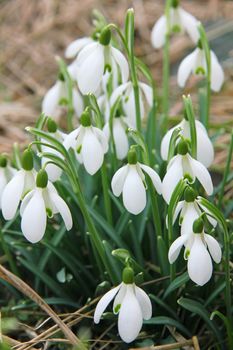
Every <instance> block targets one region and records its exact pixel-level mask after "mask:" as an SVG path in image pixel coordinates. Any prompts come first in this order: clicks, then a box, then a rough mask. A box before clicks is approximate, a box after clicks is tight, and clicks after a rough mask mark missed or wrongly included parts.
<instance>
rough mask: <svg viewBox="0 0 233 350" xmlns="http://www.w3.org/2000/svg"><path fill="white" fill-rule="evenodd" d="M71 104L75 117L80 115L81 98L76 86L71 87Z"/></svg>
mask: <svg viewBox="0 0 233 350" xmlns="http://www.w3.org/2000/svg"><path fill="white" fill-rule="evenodd" d="M73 106H74V110H75V113H76V115H77V117H80V116H81V114H82V112H83V111H84V104H83V99H82V96H81V95H80V93H79V92H78V90H77V89H76V88H73Z"/></svg>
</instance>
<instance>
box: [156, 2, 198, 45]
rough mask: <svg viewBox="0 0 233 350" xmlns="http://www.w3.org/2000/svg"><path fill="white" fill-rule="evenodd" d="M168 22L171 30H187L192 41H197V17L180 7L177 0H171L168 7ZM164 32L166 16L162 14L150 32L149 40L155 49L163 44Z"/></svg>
mask: <svg viewBox="0 0 233 350" xmlns="http://www.w3.org/2000/svg"><path fill="white" fill-rule="evenodd" d="M169 22H170V23H169V24H170V30H171V32H173V33H182V34H183V33H184V32H187V33H188V35H189V36H190V38H191V39H192V41H193V42H194V43H196V42H197V41H198V39H199V32H198V21H197V19H196V18H195V17H194V16H193V15H191V14H190V13H189V12H187V11H185V10H184V9H182V7H180V6H179V3H178V1H177V0H176V1H173V4H172V6H171V8H170V12H169ZM166 33H167V20H166V16H165V15H163V16H162V17H160V18H159V19H158V21H157V22H156V23H155V25H154V27H153V29H152V32H151V42H152V45H153V46H154V47H155V48H156V49H159V48H160V47H162V46H163V45H164V43H165V36H166Z"/></svg>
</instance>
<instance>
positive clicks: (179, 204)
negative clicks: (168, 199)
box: [172, 201, 184, 224]
mask: <svg viewBox="0 0 233 350" xmlns="http://www.w3.org/2000/svg"><path fill="white" fill-rule="evenodd" d="M183 206H184V201H180V202H178V204H177V206H176V209H175V212H174V215H173V219H172V223H173V224H174V223H175V222H176V219H177V216H178V215H179V213H180V211H181V209H183Z"/></svg>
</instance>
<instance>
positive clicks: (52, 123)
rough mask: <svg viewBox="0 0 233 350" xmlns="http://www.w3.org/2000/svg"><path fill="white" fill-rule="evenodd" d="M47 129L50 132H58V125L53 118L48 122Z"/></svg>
mask: <svg viewBox="0 0 233 350" xmlns="http://www.w3.org/2000/svg"><path fill="white" fill-rule="evenodd" d="M47 128H48V132H51V133H54V132H56V131H57V123H56V122H55V121H54V120H53V119H52V118H49V119H48V121H47Z"/></svg>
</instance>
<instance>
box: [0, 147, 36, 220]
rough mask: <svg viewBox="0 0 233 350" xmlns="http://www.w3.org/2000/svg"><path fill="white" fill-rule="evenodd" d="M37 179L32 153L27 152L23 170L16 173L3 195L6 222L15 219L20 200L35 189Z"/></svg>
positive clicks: (23, 158)
mask: <svg viewBox="0 0 233 350" xmlns="http://www.w3.org/2000/svg"><path fill="white" fill-rule="evenodd" d="M35 177H36V172H35V170H34V169H33V156H32V152H31V151H29V150H25V151H24V153H23V156H22V169H21V170H19V171H17V172H16V173H15V175H14V176H13V178H12V179H11V180H10V181H9V182H8V184H7V185H6V186H5V188H4V190H3V193H2V198H1V202H2V215H3V217H4V219H5V220H11V219H13V218H14V216H15V214H16V211H17V208H18V206H19V203H20V200H22V199H23V198H24V196H25V195H26V194H27V193H28V192H29V191H31V190H32V189H33V188H34V187H35V185H36V182H35Z"/></svg>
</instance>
